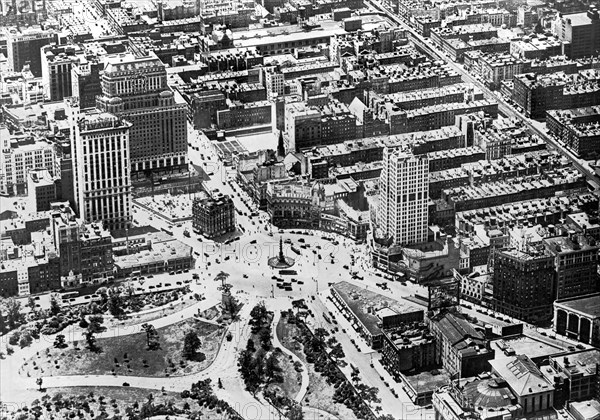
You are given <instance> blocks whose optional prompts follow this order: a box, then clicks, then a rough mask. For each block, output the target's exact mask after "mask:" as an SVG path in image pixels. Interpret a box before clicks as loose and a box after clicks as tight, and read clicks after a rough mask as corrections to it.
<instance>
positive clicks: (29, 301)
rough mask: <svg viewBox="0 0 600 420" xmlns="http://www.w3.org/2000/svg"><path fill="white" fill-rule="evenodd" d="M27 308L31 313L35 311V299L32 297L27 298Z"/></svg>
mask: <svg viewBox="0 0 600 420" xmlns="http://www.w3.org/2000/svg"><path fill="white" fill-rule="evenodd" d="M27 306H28V307H29V308H30V309H31V311H32V312H33V311H35V299H34V298H33V296H29V297H28V298H27Z"/></svg>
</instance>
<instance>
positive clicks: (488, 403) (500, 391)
mask: <svg viewBox="0 0 600 420" xmlns="http://www.w3.org/2000/svg"><path fill="white" fill-rule="evenodd" d="M484 376H485V375H484ZM459 387H460V389H461V391H462V393H463V395H464V396H465V397H466V398H467V399H468V400H469V401H470V402H471V404H473V406H474V407H478V409H479V410H480V411H483V410H482V409H490V408H492V409H493V410H494V411H501V409H502V408H507V407H512V406H515V405H516V404H517V398H516V397H515V394H513V393H512V391H511V390H510V388H509V387H508V386H507V384H506V381H505V380H504V379H502V378H499V377H496V376H489V375H488V376H487V377H483V378H479V377H476V378H465V379H463V380H460V381H459Z"/></svg>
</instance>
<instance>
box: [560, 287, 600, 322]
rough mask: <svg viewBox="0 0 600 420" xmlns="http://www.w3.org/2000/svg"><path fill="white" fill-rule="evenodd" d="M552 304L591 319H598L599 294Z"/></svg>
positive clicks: (599, 315)
mask: <svg viewBox="0 0 600 420" xmlns="http://www.w3.org/2000/svg"><path fill="white" fill-rule="evenodd" d="M554 304H555V305H556V306H558V307H563V308H566V309H571V310H573V311H577V312H581V313H584V314H586V315H588V316H591V317H593V318H600V293H598V294H595V295H592V296H587V297H581V298H578V299H572V300H568V301H564V302H555V303H554Z"/></svg>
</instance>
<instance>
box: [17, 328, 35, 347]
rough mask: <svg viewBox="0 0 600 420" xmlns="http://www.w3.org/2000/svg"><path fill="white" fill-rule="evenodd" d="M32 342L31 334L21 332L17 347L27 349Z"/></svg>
mask: <svg viewBox="0 0 600 420" xmlns="http://www.w3.org/2000/svg"><path fill="white" fill-rule="evenodd" d="M32 341H33V339H32V338H31V334H29V331H23V333H22V334H21V338H20V340H19V347H21V348H23V347H27V346H29V345H30V344H31V342H32Z"/></svg>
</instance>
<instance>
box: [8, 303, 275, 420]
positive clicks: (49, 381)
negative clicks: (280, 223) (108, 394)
mask: <svg viewBox="0 0 600 420" xmlns="http://www.w3.org/2000/svg"><path fill="white" fill-rule="evenodd" d="M208 302H209V301H207V300H204V301H202V302H199V303H198V304H195V305H193V306H190V307H188V308H185V309H183V310H182V311H180V312H177V313H174V314H171V315H168V316H165V317H164V318H159V319H157V320H154V321H153V322H152V324H153V325H154V326H155V327H156V328H157V329H158V328H161V327H166V326H169V325H172V324H175V323H177V322H179V321H181V320H182V319H187V318H191V317H193V316H194V315H195V314H197V313H198V311H199V310H200V311H202V310H205V309H208V308H209V307H210V306H213V305H214V301H212V303H208ZM244 303H245V304H244V306H243V307H242V310H241V311H240V314H239V316H238V320H237V321H234V322H233V323H232V324H231V325H230V326H229V328H228V331H229V332H230V333H231V335H232V336H233V338H232V340H231V341H227V340H223V342H222V344H221V347H220V349H219V352H218V354H217V356H216V358H215V360H214V361H213V362H212V363H211V364H210V365H209V366H208V367H207V368H206V369H204V370H203V371H202V372H199V373H196V374H193V375H189V376H178V377H166V378H157V377H143V376H119V375H116V376H115V375H65V376H45V377H42V379H43V387H44V388H55V387H60V388H64V387H80V386H114V387H121V386H123V383H124V382H127V383H128V384H129V385H130V386H131V387H138V388H144V389H154V390H161V389H162V388H163V387H164V389H165V391H174V392H181V391H184V390H189V389H190V388H191V386H192V384H193V383H195V382H198V381H199V380H203V379H207V378H210V379H212V381H213V383H215V384H216V382H217V381H218V379H219V378H220V379H221V381H222V383H223V389H219V388H218V387H216V386H214V387H213V388H214V392H215V394H216V395H217V396H218V397H219V398H220V399H222V400H224V401H227V402H228V403H229V404H230V405H231V406H232V407H233V408H234V409H235V410H236V411H237V412H238V413H240V415H241V416H242V417H244V418H245V419H261V420H262V419H278V418H279V414H278V413H277V412H276V411H275V410H274V409H273V408H272V407H271V406H270V405H269V404H268V403H266V402H263V401H260V400H259V399H257V398H254V397H253V396H252V395H251V394H250V393H249V392H248V391H246V390H245V389H244V384H243V382H242V379H241V378H240V377H239V374H238V371H237V350H238V348H240V349H241V348H242V347H243V346H244V345H245V343H246V342H247V341H248V338H249V337H250V327H249V326H248V320H249V318H250V311H251V309H252V307H253V304H252V303H250V302H248V301H246V302H244ZM140 331H141V326H140V325H134V326H131V327H126V328H125V329H122V330H121V329H119V328H118V326H117V327H116V328H110V329H108V330H107V331H105V332H104V333H102V334H100V335H99V337H110V336H123V335H128V334H135V333H138V332H140ZM62 333H63V334H65V335H68V339H69V341H73V340H83V339H84V337H83V333H82V331H81V330H78V328H76V327H75V328H72V329H70V330H69V331H67V332H64V331H63V332H62ZM55 336H56V335H52V336H42V337H41V338H40V339H39V340H37V341H35V342H34V343H32V345H31V346H30V347H27V348H24V349H19V350H18V351H17V352H16V353H15V354H14V355H12V356H8V357H7V358H6V359H4V360H0V371H1V372H2V380H1V382H0V395H1V397H2V403H3V404H5V409H7V410H9V411H12V410H15V409H17V408H18V407H21V406H23V405H25V404H27V403H29V402H31V401H32V400H33V399H35V398H39V396H40V392H39V391H38V390H37V385H36V379H37V378H34V377H25V376H23V375H21V374H20V373H19V372H20V370H21V365H22V364H23V362H25V361H26V360H28V359H30V358H31V357H34V356H35V355H36V353H37V352H39V351H43V350H45V349H46V348H48V347H51V346H52V345H53V343H54V339H55Z"/></svg>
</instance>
